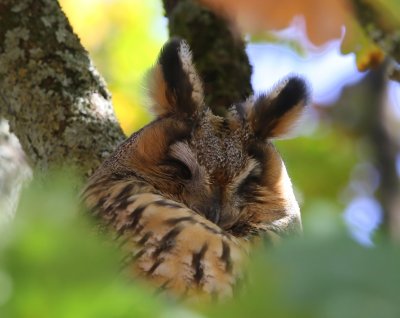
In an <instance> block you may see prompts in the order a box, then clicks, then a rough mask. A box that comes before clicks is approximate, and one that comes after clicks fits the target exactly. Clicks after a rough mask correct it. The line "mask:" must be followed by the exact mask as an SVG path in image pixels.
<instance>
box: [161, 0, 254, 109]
mask: <svg viewBox="0 0 400 318" xmlns="http://www.w3.org/2000/svg"><path fill="white" fill-rule="evenodd" d="M163 4H164V8H165V13H166V16H167V17H168V20H169V32H170V36H179V37H182V38H184V39H185V40H186V41H187V42H188V43H189V45H190V47H191V49H192V51H193V60H194V63H195V65H196V68H197V70H198V72H199V73H200V77H201V78H202V80H203V82H204V89H205V95H206V99H205V101H206V103H207V105H208V106H209V107H211V109H212V110H213V111H214V113H216V114H220V115H223V114H224V112H225V110H226V109H227V108H228V107H230V106H231V105H232V104H233V103H237V102H240V101H243V100H244V99H246V98H247V97H248V96H250V95H251V94H252V93H253V90H252V87H251V81H250V80H251V71H252V68H251V65H250V63H249V59H248V57H247V54H246V51H245V43H244V41H243V39H242V37H241V36H240V34H239V33H238V32H236V31H235V29H234V26H233V24H230V23H229V21H228V20H226V19H225V18H224V17H223V16H222V15H217V14H216V13H214V12H212V11H210V10H209V9H207V8H205V7H203V6H202V5H201V4H200V3H199V1H196V0H163Z"/></svg>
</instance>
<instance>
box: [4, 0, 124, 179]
mask: <svg viewBox="0 0 400 318" xmlns="http://www.w3.org/2000/svg"><path fill="white" fill-rule="evenodd" d="M0 117H5V118H6V119H8V121H9V124H10V128H11V130H12V131H13V132H14V133H15V134H16V135H17V137H18V138H19V140H20V142H21V144H22V147H23V149H24V151H25V152H26V154H27V155H28V158H29V161H30V163H31V165H33V166H34V167H36V168H40V169H47V168H49V167H51V166H61V165H65V164H70V165H73V166H76V167H78V168H79V169H80V170H81V171H82V172H84V173H85V174H90V173H91V171H93V169H94V168H96V167H97V166H98V165H99V164H100V162H101V161H103V159H104V158H105V157H107V156H108V154H110V153H111V152H112V151H113V150H114V148H115V147H116V145H117V144H118V143H119V142H121V141H122V140H123V139H124V134H123V132H122V130H121V128H120V126H119V124H118V122H117V120H116V118H115V115H114V112H113V109H112V105H111V98H110V94H109V93H108V91H107V89H106V87H105V84H104V81H103V79H102V78H101V76H100V75H99V74H98V73H97V71H96V69H95V68H94V66H93V64H92V62H91V60H90V58H89V57H88V54H87V52H86V51H85V49H84V48H83V47H82V45H81V44H80V41H79V38H78V37H77V36H76V35H75V34H74V33H73V31H72V28H71V26H70V24H69V22H68V20H67V18H66V17H65V15H64V13H63V12H62V10H61V8H60V6H59V4H58V2H57V1H54V0H19V1H15V0H2V1H1V3H0Z"/></svg>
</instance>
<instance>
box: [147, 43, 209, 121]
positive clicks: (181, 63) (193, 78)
mask: <svg viewBox="0 0 400 318" xmlns="http://www.w3.org/2000/svg"><path fill="white" fill-rule="evenodd" d="M149 89H150V98H151V101H152V106H153V110H154V111H155V113H156V114H157V115H158V116H159V117H163V116H168V115H171V114H176V115H178V116H182V117H185V118H187V117H189V118H190V117H193V116H194V115H196V114H198V113H199V111H200V110H202V108H203V107H204V95H203V86H202V83H201V81H200V79H199V76H198V74H197V72H196V69H195V67H194V65H193V62H192V54H191V52H190V49H189V46H188V44H187V43H186V42H185V41H184V40H182V39H179V38H172V39H171V40H170V41H168V42H167V43H166V44H165V45H164V47H163V48H162V50H161V52H160V55H159V58H158V63H157V65H156V66H155V67H154V68H153V69H152V70H151V72H150V76H149Z"/></svg>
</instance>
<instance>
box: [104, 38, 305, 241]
mask: <svg viewBox="0 0 400 318" xmlns="http://www.w3.org/2000/svg"><path fill="white" fill-rule="evenodd" d="M307 95H308V93H307V89H306V85H305V83H304V81H303V80H302V79H299V78H297V77H291V78H288V79H286V80H285V81H282V83H281V84H280V85H278V86H277V87H276V89H275V90H274V91H273V92H271V93H270V94H268V95H262V96H259V97H258V98H250V99H248V100H246V101H244V102H243V103H240V104H237V105H232V107H231V108H230V110H229V112H228V113H227V116H225V117H223V118H222V117H219V116H215V115H213V114H212V112H211V111H210V109H209V108H208V107H207V106H206V105H205V104H204V101H203V91H202V83H201V82H200V80H199V77H198V75H197V73H196V71H195V68H194V66H193V64H192V61H191V55H190V52H189V49H188V47H187V45H186V44H185V42H183V41H180V40H171V41H170V42H169V43H167V44H166V46H165V47H164V49H163V50H162V52H161V54H160V57H159V61H158V64H157V65H156V66H155V67H154V69H153V70H152V72H151V75H150V97H151V100H152V103H153V105H152V106H153V109H154V111H155V113H156V115H157V118H156V119H155V120H154V121H153V122H151V123H150V124H149V125H147V126H145V127H144V128H142V129H141V130H140V131H138V132H136V133H135V134H133V135H132V136H131V137H130V138H129V139H128V140H127V141H126V142H125V143H124V144H123V145H121V146H120V148H119V149H118V150H117V152H116V154H115V155H114V156H113V160H112V161H113V165H112V166H113V170H114V172H115V170H117V171H118V170H121V172H123V173H126V171H131V172H133V173H134V174H135V176H137V177H138V178H140V179H141V180H143V181H144V182H146V183H147V184H149V185H151V186H152V187H153V188H154V189H155V190H156V191H157V192H159V193H160V194H162V195H163V196H165V197H167V198H170V199H172V200H175V201H177V202H181V203H184V204H185V205H186V206H188V207H189V208H190V209H192V210H194V211H195V212H197V213H198V214H200V215H203V216H204V217H206V218H207V219H209V220H210V221H212V222H214V223H215V224H217V225H219V226H220V227H221V228H222V229H224V230H226V231H228V232H231V233H232V234H234V235H236V236H246V235H249V234H252V233H256V232H258V231H262V230H265V229H266V227H270V228H272V229H273V228H274V226H276V227H281V224H278V223H276V224H275V225H274V222H280V220H281V219H282V218H283V217H289V219H290V221H289V222H292V223H293V224H295V223H298V224H297V225H299V224H300V221H299V209H298V205H297V202H296V200H295V198H294V195H293V191H292V187H291V184H290V180H289V178H288V176H287V173H286V170H285V167H284V164H283V162H282V160H281V158H280V156H279V154H278V153H277V151H276V150H275V148H274V147H273V145H272V143H271V142H270V139H271V138H277V137H281V136H282V135H285V134H287V132H288V131H289V129H290V127H291V126H292V125H293V123H294V122H295V121H296V120H297V118H298V117H299V115H300V114H301V113H302V111H303V109H304V105H305V104H306V102H307V98H308V97H307ZM115 162H117V163H118V164H115ZM293 224H288V226H293ZM294 226H296V225H294Z"/></svg>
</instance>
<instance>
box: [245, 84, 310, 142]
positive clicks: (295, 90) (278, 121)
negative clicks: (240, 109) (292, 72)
mask: <svg viewBox="0 0 400 318" xmlns="http://www.w3.org/2000/svg"><path fill="white" fill-rule="evenodd" d="M309 99H310V92H309V89H308V85H307V83H306V81H305V80H304V79H302V78H301V77H298V76H291V77H288V78H286V79H285V80H283V81H282V82H280V83H279V84H278V85H277V86H276V87H275V88H274V89H273V91H272V92H271V93H270V94H265V95H261V96H259V97H258V98H257V99H256V100H255V102H254V106H253V108H252V109H251V110H250V116H249V120H250V123H251V126H252V129H253V132H254V134H255V135H256V136H257V137H259V138H261V139H266V138H280V137H284V136H285V135H287V134H288V133H289V132H290V131H291V128H292V127H293V126H294V124H295V123H296V122H297V120H298V119H299V118H300V117H301V115H302V114H303V112H304V108H305V106H306V105H307V104H308V103H309Z"/></svg>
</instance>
